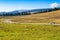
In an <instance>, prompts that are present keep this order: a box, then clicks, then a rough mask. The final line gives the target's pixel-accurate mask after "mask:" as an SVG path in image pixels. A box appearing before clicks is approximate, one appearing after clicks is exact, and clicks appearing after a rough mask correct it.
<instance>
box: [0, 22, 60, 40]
mask: <svg viewBox="0 0 60 40" xmlns="http://www.w3.org/2000/svg"><path fill="white" fill-rule="evenodd" d="M0 40H60V26H59V25H58V26H57V25H43V24H42V25H40V24H18V23H17V24H5V23H0Z"/></svg>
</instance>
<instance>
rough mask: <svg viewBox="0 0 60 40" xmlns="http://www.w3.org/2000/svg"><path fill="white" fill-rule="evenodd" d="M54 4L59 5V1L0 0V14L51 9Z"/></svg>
mask: <svg viewBox="0 0 60 40" xmlns="http://www.w3.org/2000/svg"><path fill="white" fill-rule="evenodd" d="M54 3H55V4H56V3H57V4H60V0H0V12H3V11H6V12H8V11H13V10H31V9H42V8H51V6H50V4H54Z"/></svg>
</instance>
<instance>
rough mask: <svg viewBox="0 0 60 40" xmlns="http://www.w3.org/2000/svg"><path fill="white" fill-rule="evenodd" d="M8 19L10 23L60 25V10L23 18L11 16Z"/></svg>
mask: <svg viewBox="0 0 60 40" xmlns="http://www.w3.org/2000/svg"><path fill="white" fill-rule="evenodd" d="M6 18H7V17H5V19H6ZM3 19H4V18H3ZM8 19H11V21H13V22H20V23H50V22H56V23H60V10H57V11H52V12H47V13H38V14H32V15H25V16H12V17H10V16H9V17H8Z"/></svg>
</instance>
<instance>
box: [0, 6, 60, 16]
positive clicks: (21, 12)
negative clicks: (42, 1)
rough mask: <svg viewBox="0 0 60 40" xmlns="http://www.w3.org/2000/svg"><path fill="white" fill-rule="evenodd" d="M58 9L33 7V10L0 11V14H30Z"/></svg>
mask: <svg viewBox="0 0 60 40" xmlns="http://www.w3.org/2000/svg"><path fill="white" fill-rule="evenodd" d="M55 10H60V7H59V8H46V9H34V10H15V11H11V12H0V16H17V15H30V14H36V13H42V12H50V11H55Z"/></svg>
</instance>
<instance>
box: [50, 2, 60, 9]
mask: <svg viewBox="0 0 60 40" xmlns="http://www.w3.org/2000/svg"><path fill="white" fill-rule="evenodd" d="M58 5H59V4H58V3H56V2H55V3H52V4H50V6H51V7H52V8H55V7H58Z"/></svg>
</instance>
